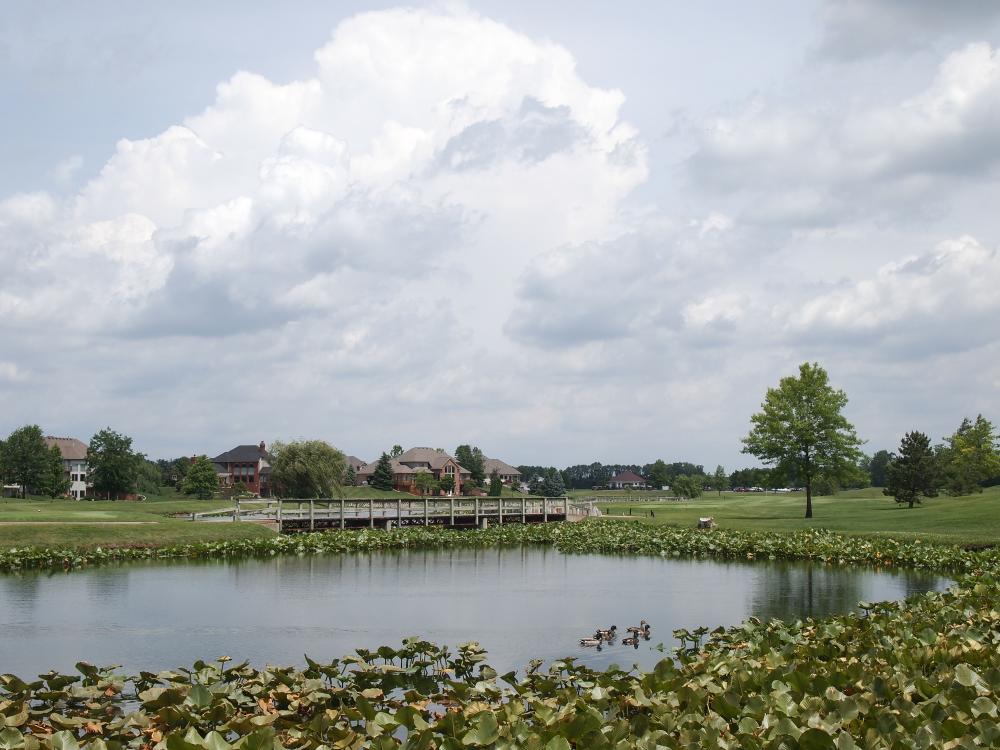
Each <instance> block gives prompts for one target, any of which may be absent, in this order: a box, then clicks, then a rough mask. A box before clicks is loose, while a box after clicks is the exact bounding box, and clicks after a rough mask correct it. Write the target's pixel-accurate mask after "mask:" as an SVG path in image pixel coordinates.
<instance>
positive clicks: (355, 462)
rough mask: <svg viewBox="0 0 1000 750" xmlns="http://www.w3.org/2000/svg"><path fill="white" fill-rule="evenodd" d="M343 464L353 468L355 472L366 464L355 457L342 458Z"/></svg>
mask: <svg viewBox="0 0 1000 750" xmlns="http://www.w3.org/2000/svg"><path fill="white" fill-rule="evenodd" d="M344 462H345V463H346V464H347V465H348V466H353V467H354V471H357V470H358V469H360V468H361V467H362V466H365V465H366V464H367V463H368V462H367V461H362V460H361V459H360V458H358V457H357V456H344Z"/></svg>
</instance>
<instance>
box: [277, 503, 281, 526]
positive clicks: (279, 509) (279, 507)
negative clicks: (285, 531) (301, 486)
mask: <svg viewBox="0 0 1000 750" xmlns="http://www.w3.org/2000/svg"><path fill="white" fill-rule="evenodd" d="M278 533H279V534H280V533H281V500H279V501H278Z"/></svg>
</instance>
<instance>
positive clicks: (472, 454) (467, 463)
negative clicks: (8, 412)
mask: <svg viewBox="0 0 1000 750" xmlns="http://www.w3.org/2000/svg"><path fill="white" fill-rule="evenodd" d="M455 460H456V461H458V463H459V464H461V465H462V466H463V467H464V468H466V469H468V470H469V473H470V474H472V483H473V484H475V485H476V487H482V486H483V485H484V484H485V483H486V457H485V456H484V455H483V452H482V451H481V450H479V448H478V447H476V446H470V445H460V446H458V447H457V448H456V449H455Z"/></svg>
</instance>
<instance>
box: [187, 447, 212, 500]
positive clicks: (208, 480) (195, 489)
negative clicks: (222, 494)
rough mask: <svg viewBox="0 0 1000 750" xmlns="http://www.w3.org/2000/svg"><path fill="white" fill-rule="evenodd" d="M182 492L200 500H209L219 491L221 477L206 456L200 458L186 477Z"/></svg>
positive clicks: (195, 461) (192, 463)
mask: <svg viewBox="0 0 1000 750" xmlns="http://www.w3.org/2000/svg"><path fill="white" fill-rule="evenodd" d="M181 491H182V492H183V493H184V494H185V495H194V496H195V497H197V498H198V499H199V500H208V499H209V498H210V497H212V495H214V494H215V493H216V492H218V491H219V476H218V474H217V473H216V471H215V465H214V464H213V463H212V462H211V461H209V460H208V457H206V456H198V457H197V458H196V459H195V460H194V461H192V462H191V467H190V468H189V469H188V470H187V473H186V474H185V475H184V481H183V483H182V484H181Z"/></svg>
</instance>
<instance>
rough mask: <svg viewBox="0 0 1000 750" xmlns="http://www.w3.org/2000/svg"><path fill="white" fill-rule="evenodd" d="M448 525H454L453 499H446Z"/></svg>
mask: <svg viewBox="0 0 1000 750" xmlns="http://www.w3.org/2000/svg"><path fill="white" fill-rule="evenodd" d="M448 525H449V526H454V525H455V497H454V496H452V497H449V498H448Z"/></svg>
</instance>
